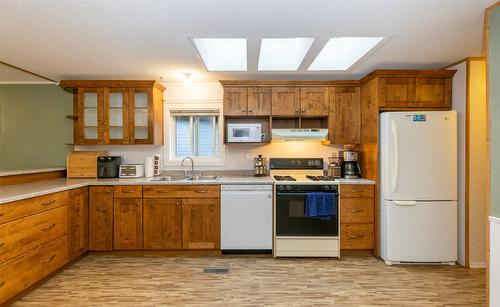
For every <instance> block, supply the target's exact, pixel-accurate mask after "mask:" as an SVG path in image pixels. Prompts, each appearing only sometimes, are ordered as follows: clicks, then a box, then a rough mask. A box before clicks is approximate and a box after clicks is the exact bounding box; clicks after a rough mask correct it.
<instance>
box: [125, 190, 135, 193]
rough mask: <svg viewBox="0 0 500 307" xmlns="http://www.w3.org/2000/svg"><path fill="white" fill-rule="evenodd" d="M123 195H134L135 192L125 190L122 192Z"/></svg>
mask: <svg viewBox="0 0 500 307" xmlns="http://www.w3.org/2000/svg"><path fill="white" fill-rule="evenodd" d="M122 193H123V194H131V193H134V191H129V190H124V191H122Z"/></svg>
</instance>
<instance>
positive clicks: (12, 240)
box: [0, 206, 68, 263]
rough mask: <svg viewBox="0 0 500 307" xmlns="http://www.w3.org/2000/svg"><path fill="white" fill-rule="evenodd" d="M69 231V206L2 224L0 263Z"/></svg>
mask: <svg viewBox="0 0 500 307" xmlns="http://www.w3.org/2000/svg"><path fill="white" fill-rule="evenodd" d="M67 233H68V206H63V207H59V208H55V209H52V210H49V211H45V212H42V213H38V214H35V215H31V216H28V217H25V218H22V219H18V220H15V221H12V222H9V223H6V224H2V225H0V263H3V262H6V261H8V260H10V259H12V258H14V257H16V256H18V255H21V254H23V253H25V252H27V251H29V250H32V249H34V248H36V247H38V246H40V245H42V244H44V243H46V242H50V241H52V240H54V239H56V238H59V237H61V236H63V235H65V234H67Z"/></svg>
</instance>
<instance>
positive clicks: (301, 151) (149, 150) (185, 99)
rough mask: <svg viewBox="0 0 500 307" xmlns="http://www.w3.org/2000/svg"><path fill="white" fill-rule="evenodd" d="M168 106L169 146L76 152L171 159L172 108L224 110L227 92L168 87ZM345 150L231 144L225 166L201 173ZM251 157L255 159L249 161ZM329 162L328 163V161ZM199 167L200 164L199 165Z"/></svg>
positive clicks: (127, 159)
mask: <svg viewBox="0 0 500 307" xmlns="http://www.w3.org/2000/svg"><path fill="white" fill-rule="evenodd" d="M163 85H164V86H165V88H166V90H165V92H164V103H165V132H166V133H165V145H163V146H151V145H134V146H127V145H76V146H75V150H107V151H108V152H109V154H110V155H121V156H122V157H123V158H122V159H123V161H124V163H144V158H145V157H146V156H150V155H154V154H160V155H161V156H162V158H164V157H167V156H168V152H169V148H168V144H169V140H168V121H169V112H168V109H169V107H172V106H175V107H180V106H184V107H190V108H203V107H210V108H212V107H219V108H222V99H223V89H222V86H221V84H220V83H219V82H209V83H192V84H185V83H181V82H179V83H174V82H172V83H164V84H163ZM341 149H342V146H336V145H333V146H332V145H322V144H321V143H320V142H276V143H272V144H266V145H244V144H243V145H242V144H228V145H225V146H224V148H223V150H224V153H225V163H224V164H223V165H212V166H210V165H204V166H199V165H200V163H198V164H197V165H198V166H199V167H198V166H197V168H199V169H205V170H209V169H217V170H236V169H241V170H251V169H253V157H255V156H257V155H258V154H261V155H263V156H264V157H267V158H271V157H297V158H313V157H322V158H324V159H326V158H327V157H328V156H330V155H331V154H332V152H334V151H338V150H341ZM245 156H249V157H250V158H251V159H248V160H247V159H245ZM325 162H327V161H326V160H325ZM195 165H196V163H195ZM165 169H167V170H168V169H181V168H180V165H178V163H177V162H174V163H170V164H167V166H165Z"/></svg>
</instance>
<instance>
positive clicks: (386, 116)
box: [380, 111, 457, 200]
mask: <svg viewBox="0 0 500 307" xmlns="http://www.w3.org/2000/svg"><path fill="white" fill-rule="evenodd" d="M456 118H457V117H456V112H454V111H446V112H445V111H443V112H441V111H432V112H431V111H428V112H388V113H383V114H381V121H380V122H381V125H380V162H381V171H380V180H381V187H382V194H383V195H384V199H388V200H456V199H457V119H456Z"/></svg>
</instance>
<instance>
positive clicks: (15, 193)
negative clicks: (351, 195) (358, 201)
mask: <svg viewBox="0 0 500 307" xmlns="http://www.w3.org/2000/svg"><path fill="white" fill-rule="evenodd" d="M273 183H274V182H273V179H272V178H271V177H269V176H267V177H254V176H221V177H220V178H219V180H217V181H208V182H205V181H151V178H137V179H120V178H113V179H66V178H59V179H51V180H42V181H35V182H29V183H22V184H14V185H7V186H0V204H4V203H8V202H12V201H16V200H21V199H26V198H31V197H36V196H40V195H45V194H50V193H55V192H61V191H65V190H70V189H76V188H81V187H86V186H91V185H222V184H273ZM332 183H334V184H335V183H339V184H375V182H374V181H372V180H368V179H339V180H337V181H334V182H332Z"/></svg>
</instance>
